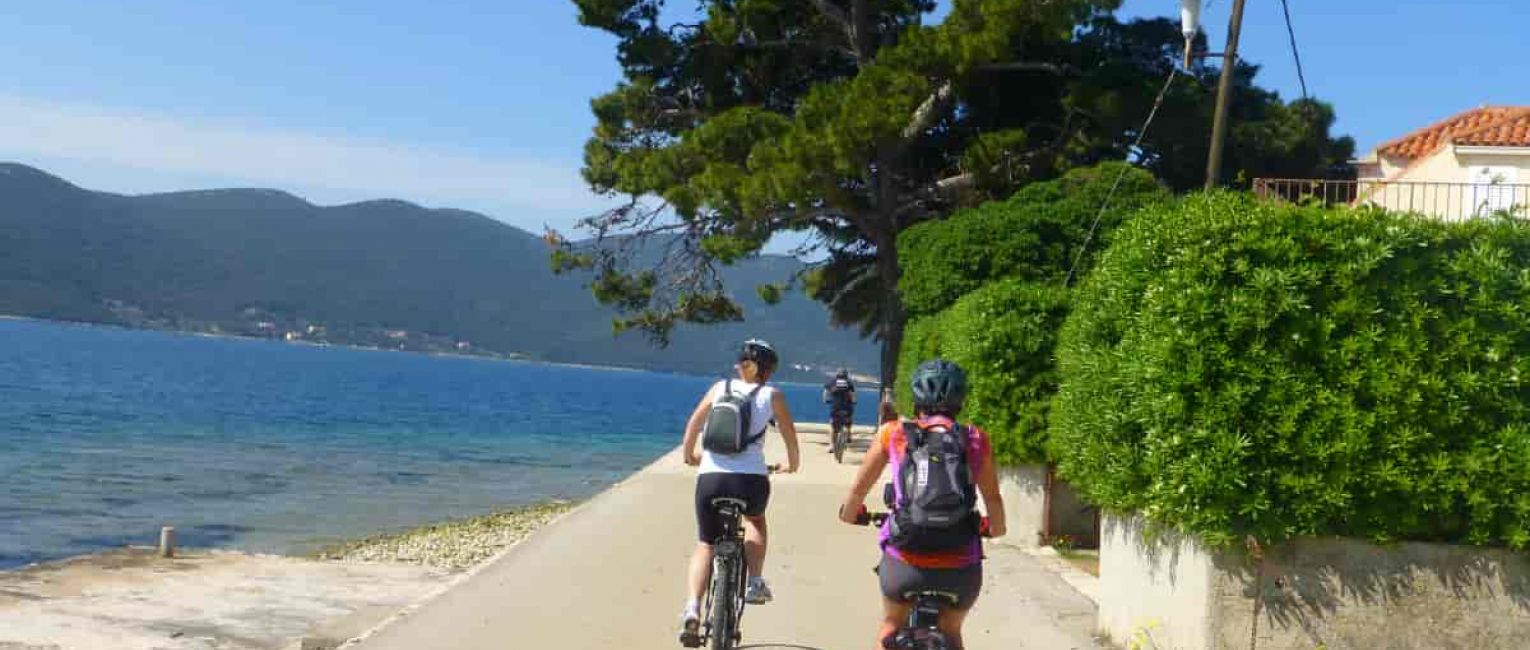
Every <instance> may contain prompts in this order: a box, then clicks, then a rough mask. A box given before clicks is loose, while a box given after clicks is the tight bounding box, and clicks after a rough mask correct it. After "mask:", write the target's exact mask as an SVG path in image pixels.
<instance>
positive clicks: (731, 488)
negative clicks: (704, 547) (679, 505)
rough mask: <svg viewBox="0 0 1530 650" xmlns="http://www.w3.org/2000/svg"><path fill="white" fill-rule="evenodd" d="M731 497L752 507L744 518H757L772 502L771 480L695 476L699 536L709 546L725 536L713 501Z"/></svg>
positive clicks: (719, 474) (748, 476) (725, 475)
mask: <svg viewBox="0 0 1530 650" xmlns="http://www.w3.org/2000/svg"><path fill="white" fill-rule="evenodd" d="M717 497H732V498H734V499H738V500H740V501H743V502H744V503H746V504H749V505H748V507H747V508H745V510H744V514H745V515H748V516H750V517H758V516H760V515H763V514H765V505H766V504H767V503H769V502H770V477H768V476H765V475H764V474H730V473H725V472H707V473H705V474H698V475H697V476H696V534H697V538H698V539H700V540H701V541H703V542H706V543H708V544H711V543H712V540H715V539H717V536H718V535H721V534H722V531H723V522H722V517H719V516H718V515H717V513H716V512H715V511H713V509H712V499H715V498H717Z"/></svg>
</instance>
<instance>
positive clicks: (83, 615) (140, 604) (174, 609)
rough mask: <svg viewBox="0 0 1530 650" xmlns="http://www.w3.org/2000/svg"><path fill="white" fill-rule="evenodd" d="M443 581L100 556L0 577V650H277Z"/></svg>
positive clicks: (304, 563)
mask: <svg viewBox="0 0 1530 650" xmlns="http://www.w3.org/2000/svg"><path fill="white" fill-rule="evenodd" d="M446 575H447V572H446V571H444V570H441V569H433V568H428V567H420V566H412V565H406V564H347V563H340V562H320V561H315V560H305V559H301V558H290V557H281V556H274V555H250V554H245V553H237V552H205V551H189V552H186V553H184V554H182V556H181V557H177V558H176V559H174V560H163V559H160V558H158V557H157V556H156V555H155V553H154V552H153V550H152V549H128V550H118V551H110V552H106V553H97V554H94V555H88V556H83V557H78V558H73V559H70V560H65V561H61V562H53V563H48V564H43V565H37V566H33V567H29V568H26V569H21V570H17V571H7V572H4V573H0V649H5V650H96V649H100V650H212V649H218V650H274V649H277V648H282V647H284V646H286V645H288V644H289V643H290V642H291V641H292V639H294V638H297V637H299V636H303V635H306V634H310V633H311V632H312V631H313V630H315V629H325V630H331V631H332V632H330V633H332V634H342V635H345V636H349V635H350V634H354V633H359V632H361V631H363V630H365V629H366V627H369V626H370V625H373V624H375V623H376V622H377V621H378V620H380V619H382V618H384V617H386V616H387V615H388V614H389V613H391V612H393V611H396V610H397V609H398V608H399V607H402V606H404V605H406V604H408V603H410V602H414V601H416V600H418V599H419V598H421V597H423V596H425V595H426V594H428V593H430V591H431V590H432V589H434V588H435V587H436V586H437V585H439V584H440V583H441V582H442V581H443V579H444V578H445V577H446ZM358 628H359V629H358ZM341 638H342V639H343V638H344V636H342V637H341Z"/></svg>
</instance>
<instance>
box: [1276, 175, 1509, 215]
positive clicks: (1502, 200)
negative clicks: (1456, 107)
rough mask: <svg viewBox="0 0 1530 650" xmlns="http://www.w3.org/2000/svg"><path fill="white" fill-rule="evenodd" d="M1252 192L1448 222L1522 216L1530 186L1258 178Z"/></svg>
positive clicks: (1282, 198)
mask: <svg viewBox="0 0 1530 650" xmlns="http://www.w3.org/2000/svg"><path fill="white" fill-rule="evenodd" d="M1254 194H1255V195H1257V196H1259V197H1260V198H1266V199H1279V200H1283V201H1292V202H1307V201H1312V202H1318V203H1322V204H1323V205H1368V206H1375V207H1379V208H1385V209H1387V210H1393V211H1397V212H1418V213H1421V214H1427V215H1431V216H1436V217H1440V218H1442V219H1450V220H1460V219H1470V218H1473V217H1483V216H1489V215H1493V214H1497V213H1501V212H1509V213H1513V214H1520V215H1523V214H1525V212H1526V209H1527V207H1530V184H1522V183H1431V182H1420V181H1375V180H1356V181H1339V180H1323V179H1296V178H1256V179H1254Z"/></svg>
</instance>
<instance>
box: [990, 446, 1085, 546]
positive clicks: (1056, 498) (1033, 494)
mask: <svg viewBox="0 0 1530 650" xmlns="http://www.w3.org/2000/svg"><path fill="white" fill-rule="evenodd" d="M1046 487H1047V468H1046V466H1045V465H1040V464H1031V465H1017V466H1011V467H1001V468H999V492H1000V494H1003V495H1004V519H1005V522H1006V526H1007V527H1008V529H1009V531H1008V532H1007V533H1006V534H1005V536H1004V537H1003V538H1001V539H1002V540H1003V541H1004V542H1005V543H1007V544H1011V545H1014V546H1019V547H1022V548H1035V547H1037V546H1039V545H1040V542H1041V534H1042V532H1043V531H1044V530H1045V527H1046V507H1047V505H1048V501H1047V495H1046ZM1050 505H1051V508H1052V534H1053V535H1068V536H1071V537H1072V538H1073V540H1074V542H1075V543H1077V544H1080V545H1083V546H1094V544H1095V542H1096V540H1095V521H1094V510H1093V508H1091V507H1090V506H1089V505H1088V504H1087V503H1085V502H1084V501H1083V499H1081V498H1079V496H1078V492H1077V491H1075V490H1074V489H1073V486H1071V485H1069V484H1068V483H1067V481H1064V480H1062V479H1057V478H1054V480H1053V481H1052V499H1051V501H1050Z"/></svg>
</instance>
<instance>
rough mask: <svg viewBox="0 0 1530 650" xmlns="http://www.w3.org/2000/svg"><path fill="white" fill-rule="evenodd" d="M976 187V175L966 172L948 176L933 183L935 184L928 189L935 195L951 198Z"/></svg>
mask: <svg viewBox="0 0 1530 650" xmlns="http://www.w3.org/2000/svg"><path fill="white" fill-rule="evenodd" d="M976 186H977V174H974V173H972V172H967V173H965V174H957V175H956V176H949V177H946V178H942V179H940V180H938V181H935V184H934V185H931V186H930V188H931V189H933V190H934V191H935V193H936V194H939V195H942V196H945V197H947V198H953V197H955V196H957V195H959V194H961V193H962V192H965V191H967V190H970V189H972V188H973V187H976Z"/></svg>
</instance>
